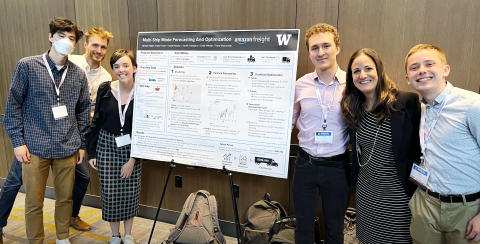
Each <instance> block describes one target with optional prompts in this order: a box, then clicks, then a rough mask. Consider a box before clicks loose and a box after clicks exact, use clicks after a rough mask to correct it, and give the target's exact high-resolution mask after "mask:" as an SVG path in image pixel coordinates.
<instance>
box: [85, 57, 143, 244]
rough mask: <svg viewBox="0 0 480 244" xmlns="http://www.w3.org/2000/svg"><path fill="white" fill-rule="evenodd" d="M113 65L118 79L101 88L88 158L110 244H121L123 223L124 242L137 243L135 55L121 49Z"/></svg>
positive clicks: (138, 170)
mask: <svg viewBox="0 0 480 244" xmlns="http://www.w3.org/2000/svg"><path fill="white" fill-rule="evenodd" d="M110 66H111V67H112V69H113V73H114V74H115V76H116V77H117V79H118V80H116V81H109V82H105V83H103V84H101V85H100V87H99V88H98V92H97V101H96V104H95V113H94V115H93V120H92V124H91V125H90V132H89V134H88V135H87V142H88V158H89V163H90V165H91V166H92V167H93V168H94V169H97V170H98V175H99V178H100V196H101V198H102V219H103V220H105V221H107V222H109V224H110V228H111V229H112V238H111V239H110V243H113V244H120V243H121V241H122V239H121V237H120V221H123V222H124V227H125V228H124V229H125V236H124V238H123V243H125V244H134V241H133V238H132V233H131V232H132V226H133V218H134V217H135V216H137V215H138V211H139V200H140V177H141V165H140V160H138V159H135V158H132V157H130V139H131V137H130V135H131V132H132V122H133V121H132V120H133V93H134V90H135V84H134V77H135V73H136V72H137V62H136V59H135V54H134V53H133V52H132V51H127V50H124V49H118V50H116V51H115V52H114V53H113V54H112V57H111V58H110Z"/></svg>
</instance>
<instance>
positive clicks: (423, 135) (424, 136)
mask: <svg viewBox="0 0 480 244" xmlns="http://www.w3.org/2000/svg"><path fill="white" fill-rule="evenodd" d="M452 90H453V87H452V88H451V89H450V91H449V92H448V94H447V96H446V97H445V99H443V102H442V104H441V105H440V108H439V109H438V111H437V114H436V115H435V117H434V118H433V120H432V122H431V123H430V127H429V128H428V130H425V120H426V118H427V105H425V104H422V119H421V121H420V145H421V146H422V154H425V150H426V148H427V143H428V139H429V138H430V135H431V134H432V131H433V127H435V124H437V121H438V118H439V117H440V114H441V113H442V110H443V108H444V107H445V105H446V104H447V102H448V100H450V98H451V95H452Z"/></svg>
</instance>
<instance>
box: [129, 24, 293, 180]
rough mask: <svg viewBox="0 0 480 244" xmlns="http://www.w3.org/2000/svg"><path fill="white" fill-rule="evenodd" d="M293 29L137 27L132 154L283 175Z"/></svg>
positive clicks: (290, 106)
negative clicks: (141, 29) (163, 29)
mask: <svg viewBox="0 0 480 244" xmlns="http://www.w3.org/2000/svg"><path fill="white" fill-rule="evenodd" d="M299 34H300V31H299V30H296V29H279V30H277V29H275V30H230V31H188V32H140V33H139V34H138V40H137V63H138V68H137V74H136V82H135V103H134V122H133V131H132V156H133V157H139V158H145V159H151V160H158V161H171V160H172V159H174V160H175V162H177V163H180V164H187V165H192V166H202V167H208V168H218V169H220V168H222V167H224V166H225V167H226V168H228V169H229V170H233V171H237V172H244V173H250V174H257V175H265V176H271V177H278V178H287V176H288V158H289V149H290V136H291V130H292V124H291V117H292V110H293V99H294V91H295V80H296V71H297V59H298V40H299Z"/></svg>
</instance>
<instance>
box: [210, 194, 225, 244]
mask: <svg viewBox="0 0 480 244" xmlns="http://www.w3.org/2000/svg"><path fill="white" fill-rule="evenodd" d="M207 199H208V205H209V206H210V216H211V218H212V223H213V236H214V237H215V238H216V239H217V242H218V243H219V244H226V243H227V241H226V240H225V236H223V233H222V231H221V230H220V225H219V223H218V210H217V199H216V198H215V196H214V195H211V196H209V197H208V198H207Z"/></svg>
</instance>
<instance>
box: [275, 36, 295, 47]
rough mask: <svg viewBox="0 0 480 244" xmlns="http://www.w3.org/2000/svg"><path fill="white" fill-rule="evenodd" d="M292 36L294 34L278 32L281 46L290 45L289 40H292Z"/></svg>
mask: <svg viewBox="0 0 480 244" xmlns="http://www.w3.org/2000/svg"><path fill="white" fill-rule="evenodd" d="M290 37H292V34H277V39H278V45H279V46H282V45H283V46H286V45H288V41H290Z"/></svg>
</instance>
